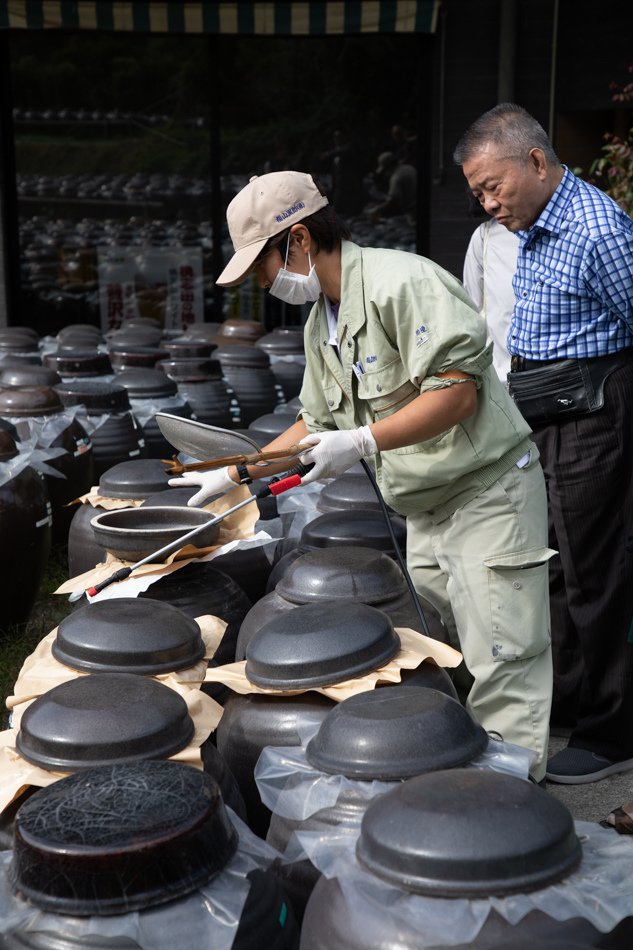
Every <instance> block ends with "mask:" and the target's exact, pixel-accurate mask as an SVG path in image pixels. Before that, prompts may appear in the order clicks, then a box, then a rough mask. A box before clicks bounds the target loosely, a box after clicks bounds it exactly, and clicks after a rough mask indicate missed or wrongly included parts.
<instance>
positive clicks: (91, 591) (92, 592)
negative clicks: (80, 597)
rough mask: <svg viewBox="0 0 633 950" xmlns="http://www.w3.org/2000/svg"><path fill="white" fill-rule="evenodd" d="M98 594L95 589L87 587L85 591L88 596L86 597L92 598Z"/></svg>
mask: <svg viewBox="0 0 633 950" xmlns="http://www.w3.org/2000/svg"><path fill="white" fill-rule="evenodd" d="M98 593H99V591H98V590H97V588H96V587H89V588H88V590H87V591H86V594H87V595H88V597H94V595H95V594H98Z"/></svg>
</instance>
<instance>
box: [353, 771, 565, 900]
mask: <svg viewBox="0 0 633 950" xmlns="http://www.w3.org/2000/svg"><path fill="white" fill-rule="evenodd" d="M356 855H357V858H358V860H359V861H360V863H361V864H362V865H364V866H365V867H366V868H367V869H368V870H369V871H371V872H372V873H373V874H375V875H376V876H377V877H379V878H382V879H383V880H385V881H388V882H389V883H391V884H394V885H396V886H398V887H401V888H403V889H404V890H406V891H409V892H413V893H415V894H428V895H431V896H434V897H477V896H486V897H487V896H490V895H492V894H497V895H503V894H510V893H513V892H519V891H530V890H532V889H535V888H542V887H545V886H546V885H548V884H550V883H552V882H554V881H559V880H561V879H562V878H564V877H565V876H566V875H567V874H570V873H571V872H572V871H573V870H574V869H575V868H576V867H577V865H578V864H579V862H580V859H581V856H582V852H581V846H580V842H579V840H578V838H577V836H576V833H575V830H574V823H573V820H572V816H571V814H570V813H569V811H568V810H567V808H566V807H565V806H564V805H563V804H562V803H561V802H559V801H558V799H556V798H554V797H553V796H552V795H548V794H547V792H544V791H543V790H542V789H540V788H539V787H538V786H537V785H535V784H534V783H532V782H524V781H522V780H521V779H517V778H514V777H513V776H510V775H502V774H500V773H492V772H484V771H479V770H475V769H451V770H445V771H439V772H430V773H428V774H426V775H419V776H416V777H415V778H411V779H407V781H406V782H403V784H402V785H399V786H398V787H397V788H395V789H394V790H393V791H391V792H388V793H387V794H386V795H382V796H380V797H379V798H377V799H375V800H374V801H373V802H372V803H371V804H370V806H369V807H368V809H367V811H366V812H365V815H364V818H363V821H362V825H361V833H360V837H359V839H358V842H357V845H356Z"/></svg>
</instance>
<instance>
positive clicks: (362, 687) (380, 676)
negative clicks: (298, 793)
mask: <svg viewBox="0 0 633 950" xmlns="http://www.w3.org/2000/svg"><path fill="white" fill-rule="evenodd" d="M396 633H397V634H398V636H399V637H400V651H399V652H398V653H397V654H396V655H395V657H393V659H392V660H390V661H389V663H386V664H385V665H384V666H381V667H380V668H379V669H377V670H372V671H371V672H370V673H366V674H365V675H364V676H356V677H355V678H354V679H351V680H346V681H345V682H344V683H337V684H336V685H334V686H311V687H308V688H306V689H293V690H282V689H264V688H263V687H261V686H256V685H255V684H254V683H251V681H250V680H249V679H248V678H247V676H246V660H241V661H239V662H237V663H226V664H225V665H224V666H216V667H213V668H211V669H208V670H207V672H206V675H205V677H204V681H205V683H222V684H223V685H224V686H228V687H229V689H232V690H233V691H234V692H236V693H242V694H246V693H260V694H264V695H267V696H296V695H298V694H299V693H309V692H313V693H322V694H323V695H324V696H327V697H329V699H334V700H335V701H336V702H338V703H340V702H341V701H342V700H344V699H347V697H348V696H355V695H356V694H357V693H364V692H366V691H367V690H369V689H374V687H375V686H376V684H377V683H399V682H400V671H401V670H414V669H415V668H416V667H418V666H419V665H420V663H423V662H424V660H434V661H435V662H436V663H437V665H438V666H444V667H446V666H447V667H456V666H459V664H460V663H461V661H462V655H461V653H459V652H458V651H457V650H454V649H453V647H450V646H448V645H447V644H445V643H441V642H440V641H439V640H433V639H432V638H431V637H425V636H424V634H422V633H417V631H415V630H411V629H410V628H409V627H396Z"/></svg>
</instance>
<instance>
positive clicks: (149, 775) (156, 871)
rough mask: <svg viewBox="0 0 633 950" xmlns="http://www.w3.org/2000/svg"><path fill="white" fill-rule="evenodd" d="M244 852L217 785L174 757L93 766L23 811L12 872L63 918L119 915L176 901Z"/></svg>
mask: <svg viewBox="0 0 633 950" xmlns="http://www.w3.org/2000/svg"><path fill="white" fill-rule="evenodd" d="M236 848H237V834H236V831H235V829H234V828H233V826H232V824H231V823H230V821H229V818H228V815H227V813H226V811H225V808H224V804H223V802H222V798H221V795H220V791H219V788H218V785H217V783H216V782H215V781H214V780H213V779H212V778H211V777H210V776H208V775H207V774H206V773H205V772H201V771H200V770H199V769H194V768H193V767H191V766H188V765H183V764H182V763H176V762H143V763H139V764H136V765H113V766H103V767H101V768H95V769H90V770H88V771H86V772H82V773H79V774H77V775H73V776H69V777H68V778H65V779H61V780H60V781H59V782H55V783H54V784H53V785H50V786H48V787H47V788H44V789H41V790H40V791H39V792H36V794H35V795H33V796H32V797H31V798H30V799H29V800H28V801H27V802H25V804H24V805H23V806H22V807H21V808H20V809H19V810H18V813H17V815H16V820H15V844H14V854H13V862H12V865H11V872H10V874H11V877H12V882H13V887H14V889H15V890H16V891H19V892H20V893H22V894H24V895H25V896H26V897H27V898H28V899H29V900H30V901H31V902H32V903H33V904H35V905H36V906H37V907H40V908H42V909H44V910H52V911H55V912H56V913H60V914H77V915H80V916H82V915H88V914H97V915H100V916H102V915H104V914H120V913H125V912H128V911H131V910H134V909H143V908H147V907H151V906H155V905H158V904H163V903H166V902H167V901H172V900H174V899H175V898H178V897H181V896H182V895H184V894H188V893H190V892H191V891H194V890H195V889H196V888H198V887H200V886H202V885H203V884H205V883H206V882H207V881H209V880H210V878H211V877H213V875H215V874H217V873H218V872H219V871H221V870H222V868H223V867H224V866H225V865H226V863H227V862H228V861H229V860H230V859H231V857H232V855H233V854H234V853H235V850H236Z"/></svg>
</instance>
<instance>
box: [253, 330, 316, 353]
mask: <svg viewBox="0 0 633 950" xmlns="http://www.w3.org/2000/svg"><path fill="white" fill-rule="evenodd" d="M255 346H257V347H259V349H260V350H266V352H267V353H271V354H274V355H275V356H276V355H286V354H292V355H294V354H302V353H304V352H305V348H304V345H303V328H302V327H298V328H297V329H296V330H293V329H286V328H283V327H278V328H277V329H275V330H273V331H272V333H267V334H266V335H265V336H260V338H259V340H256V341H255Z"/></svg>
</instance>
